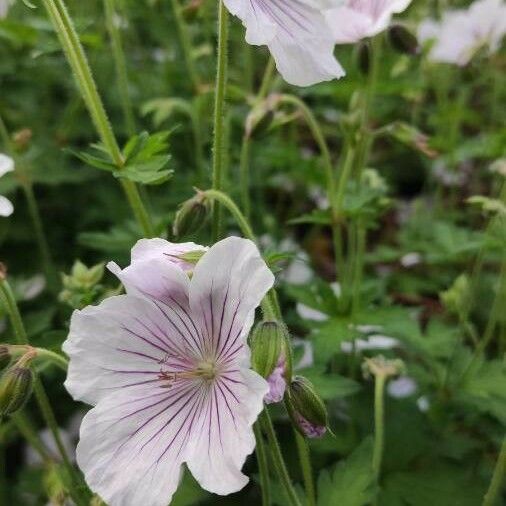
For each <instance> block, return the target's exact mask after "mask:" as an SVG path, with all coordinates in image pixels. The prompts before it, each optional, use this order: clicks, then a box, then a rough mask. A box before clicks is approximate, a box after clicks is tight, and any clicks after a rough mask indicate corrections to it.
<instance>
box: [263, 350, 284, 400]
mask: <svg viewBox="0 0 506 506" xmlns="http://www.w3.org/2000/svg"><path fill="white" fill-rule="evenodd" d="M285 366H286V362H285V359H284V358H280V359H279V361H278V363H277V365H276V367H275V368H274V371H272V373H271V374H270V376H269V377H268V378H267V383H268V384H269V391H268V392H267V394H266V395H265V397H264V402H265V403H266V404H274V403H275V402H281V401H282V400H283V397H284V395H285V390H286V380H285Z"/></svg>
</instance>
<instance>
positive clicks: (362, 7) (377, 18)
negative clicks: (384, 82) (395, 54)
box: [325, 0, 411, 44]
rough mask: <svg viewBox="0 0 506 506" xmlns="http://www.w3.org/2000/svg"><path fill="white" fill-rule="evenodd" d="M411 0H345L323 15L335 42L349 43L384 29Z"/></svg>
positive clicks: (371, 35)
mask: <svg viewBox="0 0 506 506" xmlns="http://www.w3.org/2000/svg"><path fill="white" fill-rule="evenodd" d="M410 3H411V0H346V1H345V2H344V3H343V4H342V5H340V6H339V7H335V8H332V9H328V10H327V11H326V12H325V17H326V19H327V22H328V24H329V26H330V28H331V30H332V34H333V36H334V41H335V42H336V43H337V44H351V43H353V42H358V41H359V40H361V39H364V38H366V37H373V36H374V35H377V34H378V33H380V32H382V31H383V30H385V29H386V28H387V27H388V25H389V24H390V20H391V19H392V15H393V14H397V13H399V12H402V11H403V10H405V9H406V8H407V7H408V5H409V4H410Z"/></svg>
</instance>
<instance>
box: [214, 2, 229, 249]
mask: <svg viewBox="0 0 506 506" xmlns="http://www.w3.org/2000/svg"><path fill="white" fill-rule="evenodd" d="M227 75H228V11H227V8H226V7H225V4H224V3H223V0H220V2H219V6H218V62H217V67H216V84H215V92H214V129H213V169H212V170H213V190H218V191H221V190H222V189H223V180H224V175H225V162H226V156H225V144H226V141H225V136H226V126H225V105H226V104H225V93H226V88H227ZM212 226H213V229H212V240H213V242H216V241H217V240H218V239H219V238H220V237H221V234H222V219H221V206H220V205H219V204H216V205H213V225H212Z"/></svg>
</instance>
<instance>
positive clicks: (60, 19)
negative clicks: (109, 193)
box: [42, 0, 154, 237]
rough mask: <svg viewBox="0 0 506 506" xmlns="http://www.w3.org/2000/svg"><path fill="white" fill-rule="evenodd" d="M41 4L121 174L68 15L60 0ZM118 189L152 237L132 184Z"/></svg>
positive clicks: (116, 152) (120, 159)
mask: <svg viewBox="0 0 506 506" xmlns="http://www.w3.org/2000/svg"><path fill="white" fill-rule="evenodd" d="M42 2H43V3H44V6H45V8H46V10H47V13H48V15H49V17H50V19H51V22H52V23H53V26H54V29H55V31H56V33H57V34H58V38H59V40H60V43H61V45H62V47H63V50H64V53H65V55H66V57H67V61H68V63H69V65H70V67H71V69H72V71H73V73H74V76H75V79H76V82H77V84H78V86H79V89H80V91H81V94H82V97H83V99H84V102H85V104H86V107H87V108H88V112H89V113H90V116H91V119H92V121H93V124H94V125H95V128H96V130H97V132H98V135H99V137H100V139H101V141H102V143H103V144H104V147H105V148H106V150H107V152H108V153H109V156H110V157H111V160H112V161H113V163H114V165H115V166H116V168H117V169H118V170H121V169H122V168H123V167H124V164H125V160H124V158H123V154H122V153H121V149H120V147H119V145H118V141H117V140H116V137H115V135H114V132H113V130H112V127H111V124H110V122H109V118H108V117H107V113H106V111H105V108H104V105H103V103H102V99H101V98H100V95H99V93H98V89H97V85H96V83H95V81H94V79H93V74H92V72H91V68H90V66H89V63H88V60H87V58H86V54H85V52H84V49H83V47H82V45H81V42H80V40H79V36H78V35H77V32H76V30H75V28H74V25H73V23H72V20H71V18H70V16H69V14H68V11H67V8H66V7H65V4H64V2H63V0H42ZM121 186H122V188H123V190H124V192H125V194H126V196H127V199H128V202H129V204H130V206H131V208H132V211H133V214H134V216H135V218H136V219H137V221H138V223H139V225H140V227H141V229H142V231H143V233H144V235H145V236H146V237H153V236H154V228H153V225H152V223H151V219H150V217H149V215H148V213H147V211H146V209H145V207H144V204H143V203H142V200H141V197H140V195H139V190H138V188H137V186H136V185H135V183H133V182H132V181H128V180H125V179H122V180H121Z"/></svg>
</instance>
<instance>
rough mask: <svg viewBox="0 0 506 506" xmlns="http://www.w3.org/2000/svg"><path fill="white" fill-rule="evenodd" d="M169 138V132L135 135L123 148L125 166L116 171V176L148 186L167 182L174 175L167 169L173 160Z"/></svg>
mask: <svg viewBox="0 0 506 506" xmlns="http://www.w3.org/2000/svg"><path fill="white" fill-rule="evenodd" d="M169 136H170V132H169V131H164V132H158V133H156V134H152V135H150V134H148V132H142V133H140V134H138V135H134V136H133V137H132V138H131V139H130V140H129V141H128V142H127V143H126V145H125V147H124V148H123V156H124V157H125V165H124V166H123V167H122V168H121V169H117V170H115V171H114V176H115V177H117V178H123V179H128V180H130V181H133V182H134V183H141V184H146V185H154V184H161V183H163V182H165V181H167V180H168V179H169V178H170V177H171V176H172V174H173V171H172V170H170V169H166V168H165V167H166V166H167V164H168V163H169V161H170V159H171V156H170V155H169V154H168V153H167V151H168V149H169V143H168V139H169Z"/></svg>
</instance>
